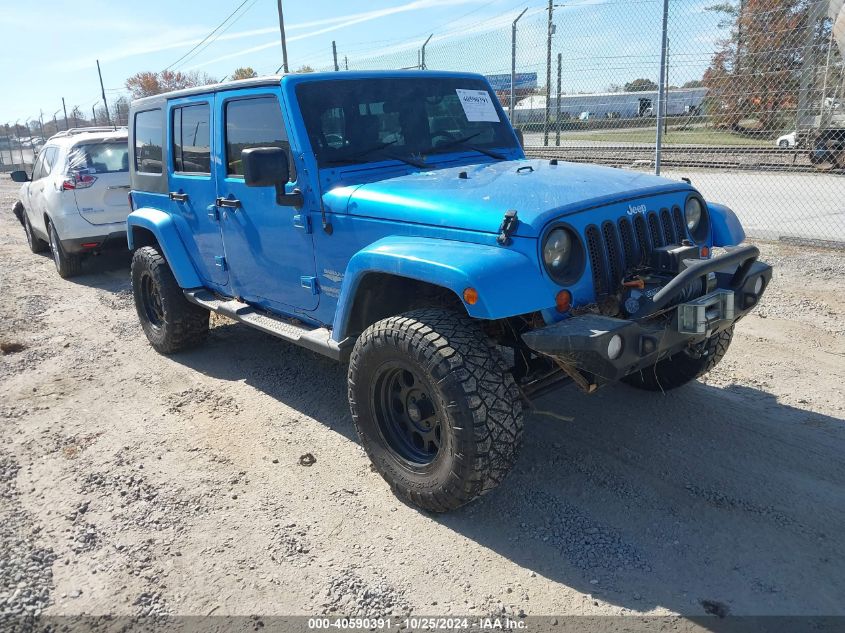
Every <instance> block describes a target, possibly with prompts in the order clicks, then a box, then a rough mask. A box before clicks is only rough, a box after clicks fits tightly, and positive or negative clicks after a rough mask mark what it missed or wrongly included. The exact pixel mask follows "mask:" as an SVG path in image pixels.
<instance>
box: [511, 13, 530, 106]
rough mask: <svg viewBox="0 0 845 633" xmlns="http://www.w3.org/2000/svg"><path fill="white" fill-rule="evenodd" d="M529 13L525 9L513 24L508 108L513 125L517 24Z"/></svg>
mask: <svg viewBox="0 0 845 633" xmlns="http://www.w3.org/2000/svg"><path fill="white" fill-rule="evenodd" d="M526 11H528V7H525V8H524V9H523V10H522V13H520V14H519V15H518V16H516V20H514V21H513V24H511V99H510V106H509V107H508V116H509V117H510V119H511V123H513V106H514V96H513V92H514V89H513V85H514V84H515V83H516V23H517V22H519V18H521V17H522V16H523V15H525V12H526Z"/></svg>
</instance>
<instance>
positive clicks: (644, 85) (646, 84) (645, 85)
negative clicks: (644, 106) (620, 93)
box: [625, 78, 657, 92]
mask: <svg viewBox="0 0 845 633" xmlns="http://www.w3.org/2000/svg"><path fill="white" fill-rule="evenodd" d="M649 90H657V84H656V83H654V82H653V81H652V80H651V79H644V78H641V79H634V81H630V82H628V83H626V84H625V92H647V91H649Z"/></svg>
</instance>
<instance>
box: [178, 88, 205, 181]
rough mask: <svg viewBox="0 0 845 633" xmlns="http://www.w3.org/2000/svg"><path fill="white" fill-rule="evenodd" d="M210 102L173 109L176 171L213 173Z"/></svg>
mask: <svg viewBox="0 0 845 633" xmlns="http://www.w3.org/2000/svg"><path fill="white" fill-rule="evenodd" d="M208 114H209V108H208V104H207V103H205V104H199V105H191V106H184V107H181V108H174V109H173V166H174V169H175V170H176V171H181V172H189V173H200V174H208V173H211V130H210V127H209V125H208Z"/></svg>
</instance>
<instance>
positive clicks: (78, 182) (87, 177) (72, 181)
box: [62, 172, 97, 191]
mask: <svg viewBox="0 0 845 633" xmlns="http://www.w3.org/2000/svg"><path fill="white" fill-rule="evenodd" d="M95 182H97V177H96V176H92V175H91V174H82V173H79V172H71V173H70V174H68V176H67V178H65V179H64V181H63V182H62V191H68V190H69V189H87V188H88V187H90V186H91V185H93V184H94V183H95Z"/></svg>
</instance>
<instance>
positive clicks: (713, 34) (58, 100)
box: [0, 0, 723, 124]
mask: <svg viewBox="0 0 845 633" xmlns="http://www.w3.org/2000/svg"><path fill="white" fill-rule="evenodd" d="M555 4H556V7H555V9H554V22H555V25H556V32H555V34H554V36H553V49H554V50H553V66H554V70H553V73H554V72H556V68H557V62H556V59H557V54H558V53H560V54H561V58H562V61H561V75H562V87H563V92H591V91H604V90H606V89H608V87H611V86H613V85H622V84H624V83H625V82H626V81H630V80H632V79H635V78H637V77H642V76H648V77H652V78H654V79H656V78H657V72H658V69H659V40H660V18H661V7H662V3H661V2H659V0H566V1H563V0H555ZM709 4H712V1H711V0H670V6H671V15H670V31H669V35H670V81H671V82H673V83H676V84H677V85H680V84H682V83H683V82H684V81H687V80H689V79H697V78H700V77H701V73H702V72H703V71H704V69H705V68H706V66H707V63H708V62H709V60H710V58H711V57H712V53H713V51H714V50H715V47H716V42H717V40H718V38H719V37H721V36H722V35H723V34H721V33H719V32H718V30H717V28H716V24H717V22H718V18H717V16H714V15H712V14H711V13H710V12H707V11H705V10H704V7H706V6H707V5H709ZM546 6H547V2H545V1H544V0H412V1H410V2H400V1H399V0H368V1H366V2H355V1H353V0H346V1H341V0H313V1H310V2H306V1H304V0H284V18H285V27H286V33H287V43H288V44H287V49H288V58H289V66H290V69H291V70H295V69H297V68H299V67H300V66H302V65H309V66H311V67H313V68H316V69H318V70H321V69H322V70H330V69H331V66H332V49H331V46H332V40H335V41H336V42H337V49H338V56H339V61H340V66H341V68H343V67H344V65H345V63H348V64H349V67H350V68H351V69H357V68H398V67H403V66H412V65H415V64H416V63H417V60H418V51H419V49H420V47H421V46H422V44H423V42H424V41H425V39H426V38H427V37H428V35H430V34H433V37H432V40H431V42H430V44H429V45H428V47H427V51H426V63H427V66H428V68H432V69H441V68H442V69H449V70H461V69H463V70H468V71H473V72H482V73H485V74H490V73H507V72H509V71H510V36H511V22H512V21H513V20H514V19H515V18H516V17H517V15H518V14H519V13H520V12H521V11H522V10H523V9H527V12H526V14H525V15H524V16H523V17H522V18H521V20H520V22H519V23H518V26H519V31H518V47H517V48H518V52H517V71H518V72H537V73H538V75H539V83H540V84H541V85H543V84H545V73H546V33H547V23H546V20H547V10H546ZM233 12H235V13H234V15H232V13H233ZM230 15H231V17H229V16H230ZM227 18H229V19H228V21H225V20H226V19H227ZM224 21H225V22H224ZM0 29H2V32H3V33H4V38H3V53H2V56H0V77H2V78H3V80H2V89H0V95H2V97H0V124H3V123H6V122H9V123H14V122H15V121H16V120H18V119H20V121H21V123H23V122H24V121H26V120H36V119H37V118H38V117H39V115H40V114H42V113H43V117H44V120H45V121H46V120H48V119H51V118H53V116H54V115H57V116H58V117H59V118H61V117H62V112H61V108H62V97H64V98H65V102H66V104H67V109H68V112H70V110H71V108H72V107H73V106H74V105H78V106H79V107H80V108H81V110H82V112H83V114H85V115H90V112H91V106H92V105H97V106H99V105H100V103H99V101H100V99H101V97H100V86H99V81H98V77H97V66H96V61H95V60H97V59H99V61H100V66H101V68H102V73H103V82H104V85H105V88H106V96H107V97H108V98H109V100H111V99H113V98H115V97H116V96H118V95H120V94H126V90H125V87H124V81H125V79H126V78H127V77H128V76H130V75H132V74H134V73H136V72H139V71H146V70H153V71H157V70H163V69H165V68H171V69H174V70H182V71H191V70H197V71H201V72H205V73H208V74H210V75H211V76H213V77H215V78H216V79H221V78H224V77H225V76H226V75H228V74H230V73H231V72H232V71H233V70H234V69H235V68H237V67H239V66H252V67H253V68H254V69H255V70H256V71H257V72H258V73H259V74H270V73H274V72H276V70H277V69H278V68H279V66H280V65H281V63H282V53H281V44H280V38H279V30H278V13H277V8H276V0H204V1H203V0H144V2H138V1H127V0H111V1H107V0H74V2H73V3H67V2H65V1H62V2H59V1H58V0H39V2H37V3H22V2H19V3H14V4H12V3H7V6H6V7H4V8H3V9H2V10H0ZM215 29H217V30H216V31H215ZM204 38H208V39H207V40H205V41H204V42H203V39H204ZM197 45H199V46H198V47H197ZM195 47H197V48H196V49H195ZM193 49H195V50H193ZM554 82H555V79H554V78H553V84H554Z"/></svg>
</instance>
